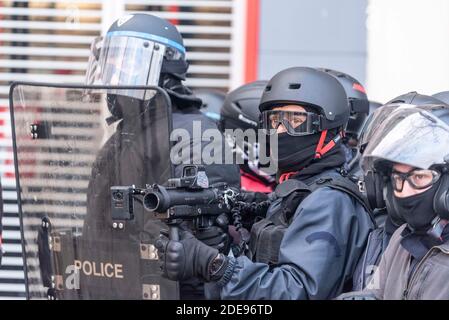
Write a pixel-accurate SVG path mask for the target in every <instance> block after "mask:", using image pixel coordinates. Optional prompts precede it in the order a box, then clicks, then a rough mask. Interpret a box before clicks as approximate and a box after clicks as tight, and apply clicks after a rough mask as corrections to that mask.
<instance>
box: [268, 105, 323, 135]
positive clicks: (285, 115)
mask: <svg viewBox="0 0 449 320" xmlns="http://www.w3.org/2000/svg"><path fill="white" fill-rule="evenodd" d="M320 124H321V116H320V115H318V114H316V113H312V112H293V111H280V110H270V111H264V112H262V114H261V115H260V125H261V128H262V130H264V132H265V134H269V135H271V134H274V133H276V132H277V131H278V128H279V127H280V126H283V128H281V129H284V131H285V132H287V133H288V134H289V135H291V136H306V135H310V134H315V133H317V132H320V131H321V130H320V128H321V125H320Z"/></svg>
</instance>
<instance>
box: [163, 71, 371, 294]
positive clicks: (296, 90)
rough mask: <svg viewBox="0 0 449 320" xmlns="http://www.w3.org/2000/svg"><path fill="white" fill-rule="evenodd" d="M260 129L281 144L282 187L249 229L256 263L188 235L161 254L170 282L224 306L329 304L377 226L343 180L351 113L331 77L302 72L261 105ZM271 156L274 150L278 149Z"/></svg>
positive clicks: (276, 80) (276, 86)
mask: <svg viewBox="0 0 449 320" xmlns="http://www.w3.org/2000/svg"><path fill="white" fill-rule="evenodd" d="M260 111H261V113H262V115H261V117H262V123H263V128H264V129H265V130H267V132H269V133H272V132H273V131H276V132H277V134H278V149H279V150H278V167H279V170H278V180H279V182H280V184H279V185H278V186H277V187H276V190H275V194H276V196H277V199H276V200H274V201H273V202H272V204H271V206H270V207H269V209H268V212H267V215H266V218H265V219H263V220H261V221H260V222H258V223H257V224H255V225H254V226H253V228H252V231H251V232H252V237H251V242H250V247H251V249H250V258H248V257H246V256H240V257H237V258H235V257H227V256H225V255H222V254H219V252H218V251H217V250H215V249H213V248H211V247H209V246H206V245H204V244H203V243H201V242H199V241H197V240H196V239H195V238H193V236H192V235H191V234H190V233H189V232H183V233H182V234H181V237H180V240H179V241H175V240H170V241H168V239H164V238H162V239H161V240H160V241H158V243H157V246H158V249H159V252H160V254H161V257H160V258H161V261H162V263H163V269H164V272H165V275H166V276H167V277H168V278H171V279H178V280H179V279H187V278H190V277H192V276H199V277H202V278H203V279H205V280H206V281H210V282H212V283H213V285H214V287H215V288H216V289H217V290H218V291H219V296H220V298H222V299H328V298H332V297H335V296H336V295H338V294H339V293H341V292H342V291H343V290H344V287H345V286H346V285H347V284H349V283H350V279H351V276H352V273H353V271H354V268H355V265H356V262H357V260H358V259H359V257H360V254H361V253H362V251H363V248H364V246H365V242H366V238H367V236H368V233H369V232H370V230H371V229H372V228H373V222H372V219H371V217H370V215H369V214H368V213H367V209H366V206H365V204H364V203H363V201H362V200H361V199H360V198H359V197H358V194H357V192H356V191H354V189H356V188H354V185H353V184H352V183H351V182H350V181H348V180H347V179H346V178H344V177H343V176H342V175H341V172H342V170H341V168H342V166H343V165H344V163H345V156H344V153H343V150H342V149H341V134H342V132H341V131H342V128H344V127H345V126H346V124H347V121H348V119H349V114H350V110H349V108H348V104H347V98H346V94H345V91H344V89H343V87H342V86H341V85H340V83H339V82H338V81H337V80H336V79H335V78H334V77H332V76H331V75H329V74H327V73H325V72H322V71H318V70H316V69H313V68H305V67H296V68H290V69H287V70H283V71H281V72H279V73H278V74H276V75H275V76H274V77H273V78H272V79H271V80H270V81H269V82H268V84H267V86H266V88H265V92H264V94H263V97H262V99H261V103H260ZM272 147H273V146H272Z"/></svg>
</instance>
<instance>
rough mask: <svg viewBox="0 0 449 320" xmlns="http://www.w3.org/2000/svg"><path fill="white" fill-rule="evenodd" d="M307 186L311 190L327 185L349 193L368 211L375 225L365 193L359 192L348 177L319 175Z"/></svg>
mask: <svg viewBox="0 0 449 320" xmlns="http://www.w3.org/2000/svg"><path fill="white" fill-rule="evenodd" d="M309 187H310V189H311V190H312V192H313V191H315V190H317V189H319V188H322V187H329V188H332V189H336V190H339V191H342V192H345V193H347V194H349V195H350V196H352V197H353V198H354V199H355V200H357V201H358V202H359V203H360V204H361V205H362V206H363V208H364V209H365V211H366V212H367V213H368V215H369V217H370V219H371V221H372V222H373V223H374V225H375V226H376V222H375V219H374V216H373V211H372V210H371V208H370V206H369V205H368V201H367V199H366V197H365V195H363V193H361V192H360V190H359V188H358V186H357V185H356V184H355V183H354V182H352V181H351V180H350V179H349V178H347V177H343V176H339V177H330V176H326V177H321V178H320V179H318V180H316V181H314V182H313V184H311V185H310V186H309Z"/></svg>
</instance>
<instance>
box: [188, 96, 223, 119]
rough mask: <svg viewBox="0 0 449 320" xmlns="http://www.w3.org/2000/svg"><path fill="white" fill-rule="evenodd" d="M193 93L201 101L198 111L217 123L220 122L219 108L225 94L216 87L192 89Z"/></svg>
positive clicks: (221, 105)
mask: <svg viewBox="0 0 449 320" xmlns="http://www.w3.org/2000/svg"><path fill="white" fill-rule="evenodd" d="M194 93H195V96H196V97H197V98H199V99H201V101H202V105H201V109H200V111H201V112H202V113H203V114H204V115H205V116H206V117H208V118H209V119H211V120H212V121H214V122H215V123H217V125H218V124H220V120H221V108H222V107H223V103H224V100H225V97H226V94H225V93H224V92H223V91H219V90H216V89H197V90H194Z"/></svg>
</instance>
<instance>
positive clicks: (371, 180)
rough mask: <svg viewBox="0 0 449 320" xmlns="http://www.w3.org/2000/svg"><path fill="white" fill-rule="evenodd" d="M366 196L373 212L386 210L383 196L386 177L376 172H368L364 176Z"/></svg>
mask: <svg viewBox="0 0 449 320" xmlns="http://www.w3.org/2000/svg"><path fill="white" fill-rule="evenodd" d="M364 181H365V190H366V196H367V198H368V203H369V205H370V207H371V209H372V210H375V209H383V208H385V200H384V196H383V189H384V185H385V182H384V177H383V176H381V175H380V174H379V173H377V172H375V171H371V170H370V171H368V172H367V173H366V174H365V176H364Z"/></svg>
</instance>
